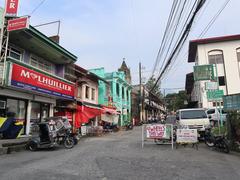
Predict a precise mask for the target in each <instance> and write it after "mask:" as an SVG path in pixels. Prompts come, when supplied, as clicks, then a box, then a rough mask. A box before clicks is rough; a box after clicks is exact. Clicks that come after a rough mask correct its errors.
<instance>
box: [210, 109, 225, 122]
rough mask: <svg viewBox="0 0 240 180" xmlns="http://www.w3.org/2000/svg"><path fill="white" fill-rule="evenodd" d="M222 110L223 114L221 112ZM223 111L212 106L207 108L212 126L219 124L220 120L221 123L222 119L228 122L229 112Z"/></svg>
mask: <svg viewBox="0 0 240 180" xmlns="http://www.w3.org/2000/svg"><path fill="white" fill-rule="evenodd" d="M221 111H222V114H220V112H221ZM221 111H220V109H218V108H210V109H208V110H207V115H208V117H209V119H210V123H211V125H212V126H215V125H216V124H218V122H219V123H220V121H221V120H222V121H223V123H225V122H226V119H227V113H226V112H225V111H224V110H221Z"/></svg>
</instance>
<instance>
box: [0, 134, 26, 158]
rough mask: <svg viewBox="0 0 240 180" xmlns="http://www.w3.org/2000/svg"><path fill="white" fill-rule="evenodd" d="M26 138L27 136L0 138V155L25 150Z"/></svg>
mask: <svg viewBox="0 0 240 180" xmlns="http://www.w3.org/2000/svg"><path fill="white" fill-rule="evenodd" d="M28 140H29V137H20V138H18V139H1V140H0V155H1V154H10V153H11V152H17V151H21V150H25V149H26V144H27V142H28Z"/></svg>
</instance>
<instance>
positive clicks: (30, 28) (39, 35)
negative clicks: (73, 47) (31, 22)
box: [27, 26, 77, 62]
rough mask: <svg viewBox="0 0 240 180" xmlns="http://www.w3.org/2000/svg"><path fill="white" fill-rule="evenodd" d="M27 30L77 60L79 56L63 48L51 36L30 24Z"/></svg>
mask: <svg viewBox="0 0 240 180" xmlns="http://www.w3.org/2000/svg"><path fill="white" fill-rule="evenodd" d="M27 31H29V32H30V33H31V34H33V35H35V36H37V37H38V38H40V39H41V40H42V41H44V42H45V43H46V44H48V45H49V46H51V47H53V48H55V49H56V50H58V51H60V52H62V53H63V54H64V55H66V56H68V57H69V58H70V59H72V61H74V62H76V61H77V56H75V55H74V54H72V53H70V52H69V51H68V50H66V49H65V48H63V47H62V46H60V45H59V44H57V43H56V42H54V41H52V40H51V39H50V38H49V37H47V36H46V35H44V34H43V33H41V32H40V31H38V30H37V29H36V28H34V27H32V26H30V27H29V29H28V30H27Z"/></svg>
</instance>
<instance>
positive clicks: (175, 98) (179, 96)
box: [165, 91, 187, 111]
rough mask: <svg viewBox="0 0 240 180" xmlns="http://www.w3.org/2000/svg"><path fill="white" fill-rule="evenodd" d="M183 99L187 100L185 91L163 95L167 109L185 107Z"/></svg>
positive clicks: (172, 109) (174, 109) (173, 109)
mask: <svg viewBox="0 0 240 180" xmlns="http://www.w3.org/2000/svg"><path fill="white" fill-rule="evenodd" d="M185 101H187V94H186V91H179V92H178V93H172V94H167V95H166V97H165V102H166V104H167V109H168V110H169V111H176V110H178V109H183V108H186V105H185V104H184V102H185Z"/></svg>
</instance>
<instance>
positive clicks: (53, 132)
mask: <svg viewBox="0 0 240 180" xmlns="http://www.w3.org/2000/svg"><path fill="white" fill-rule="evenodd" d="M75 144H76V143H75V139H74V135H73V134H72V133H71V125H70V123H69V121H68V119H67V118H65V117H50V118H47V119H45V122H41V123H37V124H34V125H33V126H32V138H31V139H30V140H29V142H28V144H27V148H28V149H29V150H31V151H35V150H37V149H40V148H54V147H56V146H59V145H63V146H64V147H65V148H67V149H70V148H73V146H74V145H75Z"/></svg>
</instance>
